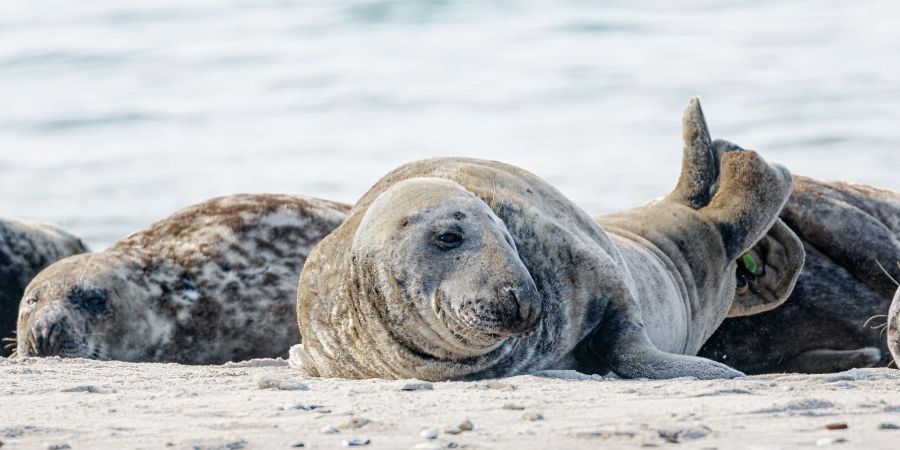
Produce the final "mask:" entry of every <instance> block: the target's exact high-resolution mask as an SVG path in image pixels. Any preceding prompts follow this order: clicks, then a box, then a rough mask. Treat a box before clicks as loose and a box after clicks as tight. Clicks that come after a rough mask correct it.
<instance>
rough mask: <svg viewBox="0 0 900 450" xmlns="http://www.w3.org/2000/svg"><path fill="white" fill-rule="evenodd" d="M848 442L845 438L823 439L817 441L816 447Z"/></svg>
mask: <svg viewBox="0 0 900 450" xmlns="http://www.w3.org/2000/svg"><path fill="white" fill-rule="evenodd" d="M844 442H847V440H846V439H844V438H822V439H819V440H817V441H816V445H833V444H842V443H844Z"/></svg>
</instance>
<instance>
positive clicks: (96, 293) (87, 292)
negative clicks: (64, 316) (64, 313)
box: [69, 288, 109, 316]
mask: <svg viewBox="0 0 900 450" xmlns="http://www.w3.org/2000/svg"><path fill="white" fill-rule="evenodd" d="M108 298H109V296H108V295H107V293H106V291H105V290H103V289H81V288H75V289H73V290H72V291H71V292H70V293H69V301H70V302H71V303H72V305H74V306H75V307H76V308H78V309H79V310H81V311H83V312H85V313H87V314H90V315H95V316H96V315H100V314H104V313H106V312H107V299H108Z"/></svg>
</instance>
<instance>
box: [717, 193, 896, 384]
mask: <svg viewBox="0 0 900 450" xmlns="http://www.w3.org/2000/svg"><path fill="white" fill-rule="evenodd" d="M781 218H782V219H783V220H784V222H785V223H786V224H787V225H788V226H789V227H790V228H791V229H792V230H793V231H794V232H795V233H796V234H797V235H799V236H800V238H801V239H802V242H803V246H804V248H805V250H806V254H807V257H806V262H805V265H804V267H803V270H802V272H801V274H800V278H799V280H798V281H797V284H796V287H795V289H794V291H793V293H792V294H791V296H790V298H789V299H788V301H787V302H785V303H784V305H782V306H781V307H779V308H777V309H775V310H772V311H769V312H766V313H763V314H759V315H754V316H748V317H740V318H734V319H728V320H726V321H725V323H724V324H723V325H722V327H721V328H720V329H719V330H718V331H716V333H715V334H714V335H713V337H712V338H711V339H710V340H709V342H708V343H707V344H706V345H705V346H704V348H703V350H702V351H701V352H700V354H701V355H703V356H706V357H709V358H712V359H715V360H717V361H722V362H724V363H727V364H731V365H733V366H734V367H736V368H738V369H740V370H743V371H745V372H748V373H766V372H804V373H818V372H837V371H843V370H848V369H850V368H853V367H868V366H873V365H875V366H883V365H887V364H888V363H889V362H890V361H891V359H892V358H891V356H890V353H889V352H888V348H887V344H886V341H885V337H884V333H883V332H882V330H881V328H880V327H877V326H875V327H873V326H872V325H871V322H875V323H876V324H878V323H879V322H883V321H884V319H883V318H882V319H877V318H876V319H874V320H870V319H872V318H873V317H876V316H879V315H882V316H883V315H884V314H886V313H887V312H888V308H889V306H890V304H891V299H892V298H893V297H894V293H895V291H896V290H897V285H896V284H894V282H893V281H892V280H891V277H893V278H894V279H900V267H898V266H897V264H896V262H897V261H900V193H896V192H891V191H887V190H883V189H878V188H874V187H871V186H866V185H862V184H853V183H845V182H840V181H822V180H816V179H812V178H807V177H801V176H795V177H794V193H793V195H792V196H791V198H790V200H789V201H788V203H787V205H786V206H785V208H784V211H783V212H782V213H781ZM882 266H883V267H884V270H883V269H882ZM885 271H886V272H885ZM776 277H777V275H776ZM888 334H891V333H890V332H889V333H888Z"/></svg>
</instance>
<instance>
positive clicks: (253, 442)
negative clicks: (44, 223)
mask: <svg viewBox="0 0 900 450" xmlns="http://www.w3.org/2000/svg"><path fill="white" fill-rule="evenodd" d="M898 385H900V371H896V370H891V369H858V370H853V371H850V372H844V373H838V374H829V375H796V374H784V375H766V376H756V377H748V378H744V379H738V380H720V381H702V380H693V379H677V380H668V381H648V380H619V379H615V378H610V377H607V378H604V377H598V376H586V375H582V374H579V373H576V372H571V371H550V372H541V373H538V374H535V375H527V376H517V377H512V378H505V379H499V380H489V381H479V382H444V383H424V382H416V381H415V380H399V381H386V380H364V381H351V380H334V379H331V380H329V379H317V378H307V377H303V376H300V375H299V374H298V373H297V372H296V371H295V370H294V369H293V368H291V367H290V366H289V365H288V363H287V362H286V361H282V360H254V361H249V362H244V363H231V364H226V365H223V366H184V365H177V364H132V363H121V362H100V361H90V360H83V359H58V358H47V359H24V360H0V386H2V387H0V441H2V447H3V449H4V450H6V449H19V448H44V449H67V448H71V449H82V448H115V449H124V448H177V449H178V448H199V449H257V448H258V449H268V448H272V449H275V448H339V447H342V446H347V445H348V444H351V443H358V444H364V443H365V442H368V444H365V445H361V446H360V448H383V449H393V448H401V449H403V448H408V449H413V448H415V449H430V448H470V449H527V448H535V449H537V448H570V449H588V448H639V447H669V446H676V447H678V448H721V449H725V448H728V449H732V448H747V449H751V448H808V447H821V446H834V447H836V448H870V449H871V448H884V449H887V448H897V446H898V442H897V441H898V439H900V429H898V428H900V390H898V389H897V386H898ZM466 421H468V422H466ZM469 424H471V430H467V428H470V427H468V426H467V425H469ZM828 427H831V428H839V429H835V430H830V429H828ZM329 431H330V432H329ZM435 432H437V437H436V438H434V439H430V437H431V436H433V435H434V433H435Z"/></svg>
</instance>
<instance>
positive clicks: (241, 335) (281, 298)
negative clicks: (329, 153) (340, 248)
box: [17, 194, 349, 364]
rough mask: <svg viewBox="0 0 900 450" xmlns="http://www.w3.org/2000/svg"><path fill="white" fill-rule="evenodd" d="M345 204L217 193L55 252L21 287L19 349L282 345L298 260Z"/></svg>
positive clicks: (260, 349)
mask: <svg viewBox="0 0 900 450" xmlns="http://www.w3.org/2000/svg"><path fill="white" fill-rule="evenodd" d="M348 208H349V207H348V206H346V205H342V204H338V203H333V202H329V201H325V200H319V199H315V198H309V197H299V196H289V195H275V194H244V195H231V196H226V197H219V198H215V199H212V200H209V201H205V202H202V203H199V204H197V205H194V206H191V207H188V208H186V209H183V210H181V211H179V212H177V213H175V214H174V215H172V216H170V217H168V218H166V219H163V220H161V221H159V222H156V223H154V224H152V225H150V226H149V227H147V228H146V229H144V230H141V231H139V232H137V233H135V234H132V235H130V236H128V237H126V238H124V239H122V240H120V241H118V242H116V243H115V244H113V245H112V246H111V247H109V248H108V249H106V250H104V251H102V252H98V253H90V254H84V255H78V256H73V257H70V258H66V259H64V260H62V261H59V262H57V263H55V264H53V265H51V266H50V267H48V268H47V269H45V270H44V271H43V272H41V273H40V274H38V276H37V277H35V279H34V280H33V281H32V282H31V284H30V285H29V286H28V288H27V289H26V292H25V294H24V296H23V300H22V303H21V305H20V309H19V324H18V333H17V335H18V336H17V338H18V354H19V355H20V356H62V357H84V358H95V359H113V360H121V361H160V362H177V363H185V364H218V363H223V362H227V361H239V360H246V359H251V358H263V357H278V356H287V353H288V349H289V348H290V346H291V345H293V344H296V343H297V342H299V340H300V335H299V333H298V332H297V326H296V316H295V313H294V311H295V299H296V295H297V281H298V279H299V274H300V270H301V268H302V267H303V263H304V261H305V259H306V256H307V254H308V253H309V251H310V249H312V247H313V246H314V245H315V244H316V243H317V242H319V240H320V239H321V238H322V237H324V236H325V235H327V234H328V233H329V232H331V231H332V230H334V229H335V228H336V227H337V226H338V224H340V223H341V221H342V220H343V219H344V218H345V217H346V212H347V210H348Z"/></svg>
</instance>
